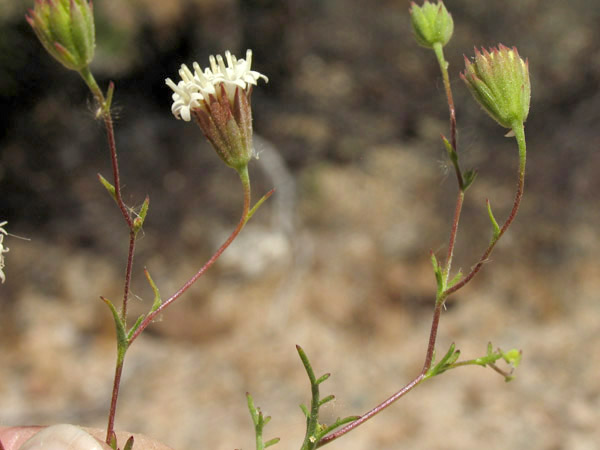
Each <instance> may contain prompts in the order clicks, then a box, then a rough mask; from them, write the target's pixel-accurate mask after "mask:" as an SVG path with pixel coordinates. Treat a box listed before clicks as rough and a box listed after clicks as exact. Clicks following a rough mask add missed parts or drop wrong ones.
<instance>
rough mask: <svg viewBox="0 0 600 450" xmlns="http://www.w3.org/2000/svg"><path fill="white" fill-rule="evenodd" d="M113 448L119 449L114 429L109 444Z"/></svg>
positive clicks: (114, 449)
mask: <svg viewBox="0 0 600 450" xmlns="http://www.w3.org/2000/svg"><path fill="white" fill-rule="evenodd" d="M108 445H109V446H110V448H112V449H113V450H117V435H116V434H115V432H114V431H113V432H112V434H111V435H110V443H109V444H108Z"/></svg>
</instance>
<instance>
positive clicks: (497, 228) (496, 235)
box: [486, 200, 500, 240]
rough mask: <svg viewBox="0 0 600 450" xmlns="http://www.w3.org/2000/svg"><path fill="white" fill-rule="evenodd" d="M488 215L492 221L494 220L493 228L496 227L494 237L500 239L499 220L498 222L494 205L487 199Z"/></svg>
mask: <svg viewBox="0 0 600 450" xmlns="http://www.w3.org/2000/svg"><path fill="white" fill-rule="evenodd" d="M486 204H487V210H488V215H489V216H490V222H492V228H493V229H494V237H493V239H494V240H496V239H498V236H500V227H499V226H498V222H496V218H495V217H494V213H492V206H491V205H490V201H489V200H486Z"/></svg>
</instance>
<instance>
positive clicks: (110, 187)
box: [98, 174, 117, 202]
mask: <svg viewBox="0 0 600 450" xmlns="http://www.w3.org/2000/svg"><path fill="white" fill-rule="evenodd" d="M98 179H99V180H100V183H102V186H104V187H105V188H106V190H107V191H108V193H109V194H110V196H111V197H112V198H113V200H114V201H115V202H117V193H116V191H115V187H114V186H113V185H112V184H110V182H109V181H108V180H107V179H106V178H104V177H103V176H102V175H100V174H98Z"/></svg>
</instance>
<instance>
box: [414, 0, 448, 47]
mask: <svg viewBox="0 0 600 450" xmlns="http://www.w3.org/2000/svg"><path fill="white" fill-rule="evenodd" d="M409 12H410V21H411V23H412V26H413V31H414V33H415V39H416V40H417V42H418V43H419V44H420V45H422V46H423V47H427V48H433V45H434V44H437V43H439V44H441V45H442V47H443V46H444V45H446V44H447V43H448V41H449V40H450V38H451V37H452V33H453V32H454V21H453V20H452V16H451V15H450V13H449V12H448V10H447V9H446V6H444V4H443V3H442V2H441V1H438V3H437V4H436V5H434V4H432V3H429V2H428V1H426V2H425V3H423V6H418V5H417V4H416V3H415V2H412V3H411V5H410V9H409Z"/></svg>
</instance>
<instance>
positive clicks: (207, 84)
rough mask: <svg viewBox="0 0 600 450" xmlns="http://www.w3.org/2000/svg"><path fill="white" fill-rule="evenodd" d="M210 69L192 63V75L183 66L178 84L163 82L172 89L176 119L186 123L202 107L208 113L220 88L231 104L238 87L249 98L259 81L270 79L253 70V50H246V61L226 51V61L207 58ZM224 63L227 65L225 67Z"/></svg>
mask: <svg viewBox="0 0 600 450" xmlns="http://www.w3.org/2000/svg"><path fill="white" fill-rule="evenodd" d="M209 61H210V67H207V68H205V69H204V70H202V68H201V67H200V65H199V64H198V63H196V62H195V63H194V64H193V65H192V67H193V68H194V73H192V72H191V71H190V70H189V68H188V67H187V66H186V65H185V64H183V65H182V66H181V69H180V70H179V75H180V77H181V81H179V82H178V83H177V84H175V83H174V82H173V81H172V80H171V79H170V78H167V79H166V80H165V83H166V84H167V86H169V87H170V88H171V89H172V90H173V105H172V107H171V111H172V112H173V115H174V116H175V117H176V118H177V119H183V120H185V121H186V122H189V121H190V119H191V111H192V110H193V109H196V108H202V109H203V110H205V111H208V107H207V103H210V102H211V101H212V100H211V97H213V98H214V99H215V100H218V99H220V97H221V93H222V90H221V87H220V86H221V85H222V86H223V87H224V88H225V94H226V96H227V98H228V99H229V102H230V103H231V104H232V105H233V101H234V96H235V90H236V88H238V87H239V88H240V89H242V90H244V91H245V93H246V95H248V94H249V93H250V91H251V89H252V86H255V85H256V84H257V83H258V80H259V79H261V78H262V79H263V80H264V81H265V82H268V81H269V79H268V78H267V77H266V76H265V75H263V74H261V73H259V72H256V71H254V70H251V66H252V50H247V51H246V59H243V58H242V59H237V58H236V57H235V56H233V55H232V54H231V52H230V51H229V50H227V51H226V52H225V60H224V59H223V57H222V56H221V55H217V56H216V57H215V56H213V55H211V56H210V58H209ZM225 61H227V65H225Z"/></svg>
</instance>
